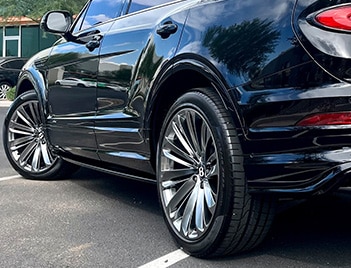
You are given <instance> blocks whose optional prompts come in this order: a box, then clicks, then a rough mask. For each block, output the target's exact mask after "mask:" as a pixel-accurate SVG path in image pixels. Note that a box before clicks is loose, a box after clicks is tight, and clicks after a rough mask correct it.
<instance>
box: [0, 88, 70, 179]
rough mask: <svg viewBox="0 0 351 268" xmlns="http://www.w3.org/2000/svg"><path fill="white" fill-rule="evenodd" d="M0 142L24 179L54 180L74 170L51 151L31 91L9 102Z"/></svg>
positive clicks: (36, 103) (34, 97)
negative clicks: (10, 103)
mask: <svg viewBox="0 0 351 268" xmlns="http://www.w3.org/2000/svg"><path fill="white" fill-rule="evenodd" d="M3 143H4V149H5V153H6V155H7V158H8V159H9V162H10V163H11V165H12V166H13V168H14V169H15V170H16V171H17V172H18V173H19V174H21V175H22V176H23V177H25V178H30V179H57V178H60V177H63V176H65V175H68V174H70V173H72V172H73V171H74V170H75V166H74V165H71V164H69V163H67V162H65V161H64V160H62V159H61V158H60V157H58V156H57V155H55V154H54V153H53V152H52V150H51V147H50V145H49V143H48V140H47V137H46V133H45V128H44V122H43V117H42V113H41V109H40V106H39V101H38V98H37V95H36V93H35V92H34V91H28V92H26V93H24V94H22V95H21V96H19V97H18V98H17V99H15V101H14V102H13V104H12V105H11V107H10V109H9V111H8V113H7V115H6V118H5V122H4V128H3Z"/></svg>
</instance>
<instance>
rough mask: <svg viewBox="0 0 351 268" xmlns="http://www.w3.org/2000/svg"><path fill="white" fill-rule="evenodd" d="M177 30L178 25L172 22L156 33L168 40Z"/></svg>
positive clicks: (165, 24) (168, 22)
mask: <svg viewBox="0 0 351 268" xmlns="http://www.w3.org/2000/svg"><path fill="white" fill-rule="evenodd" d="M177 30H178V26H177V24H174V23H173V22H171V21H167V22H165V23H164V24H162V25H161V26H160V27H159V28H158V29H157V30H156V33H157V34H158V35H160V36H161V38H162V39H166V38H168V37H169V36H170V35H171V34H174V33H175V32H176V31H177Z"/></svg>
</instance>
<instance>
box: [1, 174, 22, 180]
mask: <svg viewBox="0 0 351 268" xmlns="http://www.w3.org/2000/svg"><path fill="white" fill-rule="evenodd" d="M20 178H22V177H21V176H20V175H14V176H8V177H3V178H0V181H7V180H12V179H20Z"/></svg>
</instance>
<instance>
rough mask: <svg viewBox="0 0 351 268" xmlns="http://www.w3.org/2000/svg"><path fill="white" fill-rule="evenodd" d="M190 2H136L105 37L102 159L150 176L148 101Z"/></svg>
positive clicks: (99, 131) (99, 121) (99, 125)
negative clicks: (145, 122)
mask: <svg viewBox="0 0 351 268" xmlns="http://www.w3.org/2000/svg"><path fill="white" fill-rule="evenodd" d="M188 2H189V1H167V0H134V1H131V2H130V5H129V9H128V14H126V15H125V16H122V17H121V18H119V19H117V20H116V21H115V23H114V25H113V26H112V28H111V30H110V31H109V33H108V34H107V35H106V36H105V37H104V40H103V44H102V47H101V59H100V63H99V71H98V90H97V97H98V102H97V105H98V106H97V108H98V110H97V117H96V138H97V142H98V148H99V156H100V158H101V159H102V160H104V161H106V162H110V163H114V164H115V163H117V164H119V165H122V166H127V167H133V168H135V169H139V170H141V171H150V172H151V168H150V166H149V163H148V160H149V159H150V153H149V151H150V150H149V143H148V139H147V129H145V128H144V121H143V120H144V117H145V106H146V100H147V98H148V96H149V93H150V88H151V85H152V83H153V81H154V79H155V77H156V76H157V73H158V70H159V68H160V67H161V66H162V65H163V64H165V63H166V62H167V61H168V60H169V58H171V57H172V56H173V55H174V53H175V51H176V48H177V46H178V42H179V39H180V36H181V34H182V29H183V24H184V22H185V19H186V14H187V11H186V4H187V3H188Z"/></svg>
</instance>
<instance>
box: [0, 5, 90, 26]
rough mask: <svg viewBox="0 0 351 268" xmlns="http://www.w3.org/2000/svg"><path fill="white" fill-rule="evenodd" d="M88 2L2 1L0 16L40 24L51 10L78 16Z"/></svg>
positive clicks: (4, 18)
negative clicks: (24, 18)
mask: <svg viewBox="0 0 351 268" xmlns="http://www.w3.org/2000/svg"><path fill="white" fill-rule="evenodd" d="M86 2H87V0H55V1H47V0H0V16H1V17H2V18H3V20H5V21H6V20H10V18H11V17H14V16H15V17H20V16H25V17H28V18H30V19H32V20H34V21H37V22H39V21H40V19H41V17H42V16H43V15H44V14H45V13H46V12H47V11H49V10H68V11H70V12H71V13H72V14H77V13H78V12H79V11H80V9H81V8H82V7H83V6H84V4H85V3H86Z"/></svg>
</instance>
